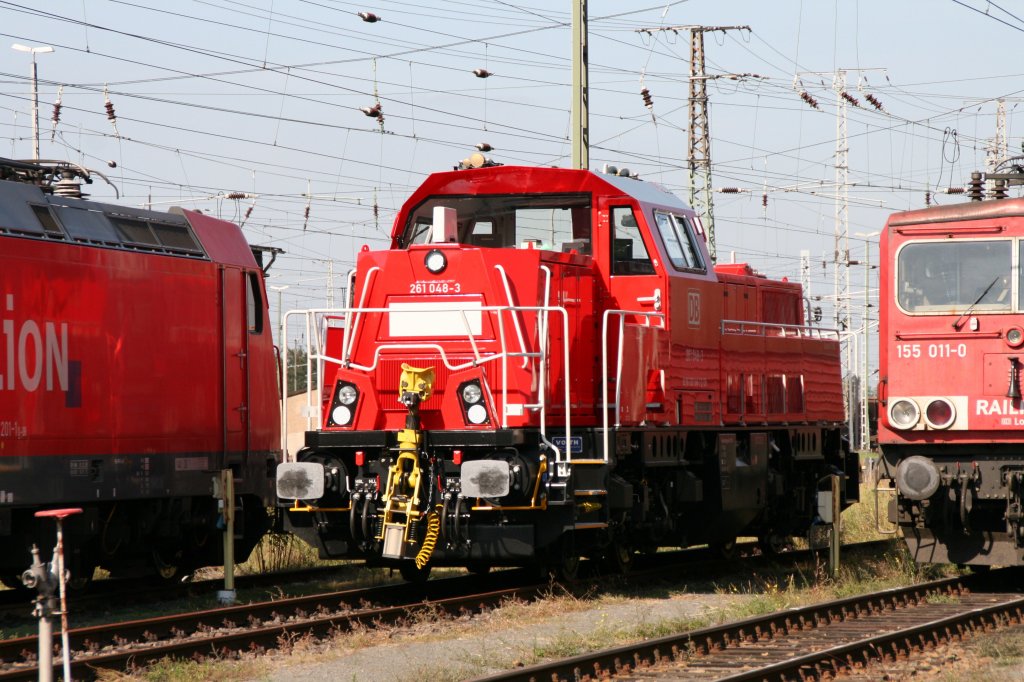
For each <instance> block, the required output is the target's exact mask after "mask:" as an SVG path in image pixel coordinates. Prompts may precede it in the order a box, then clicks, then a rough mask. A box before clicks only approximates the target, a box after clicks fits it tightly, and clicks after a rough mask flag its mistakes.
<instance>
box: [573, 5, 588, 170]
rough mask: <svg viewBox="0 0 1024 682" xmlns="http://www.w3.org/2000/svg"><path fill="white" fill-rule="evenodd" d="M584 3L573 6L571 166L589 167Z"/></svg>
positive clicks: (585, 14) (585, 12)
mask: <svg viewBox="0 0 1024 682" xmlns="http://www.w3.org/2000/svg"><path fill="white" fill-rule="evenodd" d="M587 49H588V48H587V0H573V3H572V167H573V168H582V169H587V168H590V109H589V106H590V76H589V67H588V64H589V58H588V54H587Z"/></svg>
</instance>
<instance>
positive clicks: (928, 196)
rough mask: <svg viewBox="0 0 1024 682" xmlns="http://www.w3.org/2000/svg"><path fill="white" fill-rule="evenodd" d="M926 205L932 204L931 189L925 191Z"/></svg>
mask: <svg viewBox="0 0 1024 682" xmlns="http://www.w3.org/2000/svg"><path fill="white" fill-rule="evenodd" d="M924 205H925V206H931V205H932V193H931V190H927V189H926V190H925V191H924Z"/></svg>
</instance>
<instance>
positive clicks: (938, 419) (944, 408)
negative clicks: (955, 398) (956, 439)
mask: <svg viewBox="0 0 1024 682" xmlns="http://www.w3.org/2000/svg"><path fill="white" fill-rule="evenodd" d="M924 418H925V421H927V422H928V425H929V426H931V427H932V428H933V429H945V428H949V426H950V425H951V424H952V423H953V420H955V419H956V410H955V409H954V408H953V403H951V402H949V401H948V400H946V399H945V398H936V399H935V400H933V401H931V402H930V403H928V407H926V408H924Z"/></svg>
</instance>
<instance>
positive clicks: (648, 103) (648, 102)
mask: <svg viewBox="0 0 1024 682" xmlns="http://www.w3.org/2000/svg"><path fill="white" fill-rule="evenodd" d="M640 96H641V97H643V98H644V106H645V107H647V108H648V109H653V108H654V100H653V99H652V98H651V91H650V90H648V89H647V88H642V89H641V90H640Z"/></svg>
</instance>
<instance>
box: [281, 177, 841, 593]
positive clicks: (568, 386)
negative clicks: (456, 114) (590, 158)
mask: <svg viewBox="0 0 1024 682" xmlns="http://www.w3.org/2000/svg"><path fill="white" fill-rule="evenodd" d="M471 165H473V166H475V167H472V168H468V169H462V170H455V171H452V172H445V173H437V174H434V175H431V176H430V177H429V178H428V179H427V180H426V181H425V182H424V183H423V185H422V186H421V187H420V188H419V189H418V190H416V192H415V193H414V194H413V195H412V196H411V197H410V198H409V200H408V201H407V202H406V203H405V205H404V206H403V207H402V209H401V211H400V212H399V214H398V216H397V218H396V221H395V224H394V228H393V232H392V244H391V248H390V249H388V250H383V251H371V250H369V249H365V248H364V249H363V250H362V252H361V253H359V255H358V261H357V264H356V270H355V272H354V274H353V278H352V286H351V289H350V292H349V301H350V307H349V308H348V309H346V310H344V311H342V312H341V313H334V314H325V315H320V319H319V320H317V321H315V322H311V323H312V324H316V325H317V326H316V328H319V329H322V330H323V331H324V334H323V335H322V336H321V337H320V339H319V345H318V346H315V347H313V348H311V352H312V354H313V356H314V357H316V358H317V359H318V361H319V362H320V365H321V368H322V369H321V376H322V377H323V392H322V409H321V416H322V421H321V423H320V424H319V426H318V427H317V428H316V429H315V430H311V431H309V432H307V434H306V439H305V447H304V448H303V449H302V450H301V451H299V452H298V456H297V461H296V462H288V463H286V464H282V465H281V466H280V467H279V468H278V495H279V497H280V498H282V501H283V502H284V503H285V504H286V505H288V506H287V509H286V514H287V518H286V521H287V527H288V528H289V529H290V530H292V531H293V532H295V533H297V534H298V535H300V536H301V537H303V538H305V539H306V540H307V541H309V542H310V543H312V544H314V545H316V546H318V547H319V549H320V552H321V554H322V555H323V556H325V557H364V558H366V559H368V560H369V561H371V562H374V563H384V564H389V565H397V566H398V567H399V568H400V569H401V571H402V573H403V575H405V576H406V577H407V578H409V579H418V578H422V577H424V576H425V575H426V572H427V571H429V569H430V567H431V566H432V565H459V566H466V567H469V568H471V569H483V568H486V567H489V566H491V565H537V566H542V567H548V568H553V569H555V570H557V571H559V572H561V573H562V574H563V575H571V574H572V573H573V572H574V571H575V570H576V566H577V565H578V561H579V558H580V557H581V556H588V557H603V558H605V559H608V560H609V561H611V562H612V563H613V564H614V565H616V566H618V567H619V568H622V567H625V566H626V565H628V564H629V563H630V562H631V560H632V557H633V553H634V551H636V550H644V549H652V548H656V547H659V546H665V545H668V546H687V545H693V544H700V543H711V544H712V545H713V546H715V547H716V548H717V549H718V550H720V551H722V552H727V551H728V550H729V549H730V548H731V547H732V546H733V544H734V541H735V538H736V536H737V535H757V536H760V537H762V538H763V539H764V541H765V544H766V545H767V546H773V547H776V546H777V545H778V543H779V541H780V540H781V539H782V538H784V537H785V536H792V535H800V534H803V533H805V532H806V531H807V529H808V527H809V526H810V525H811V523H812V520H813V518H814V516H815V512H816V504H815V501H816V495H817V491H818V487H819V482H820V481H821V480H822V478H823V477H825V476H827V475H828V474H830V473H833V472H835V471H842V470H844V468H847V467H850V466H854V465H855V460H853V459H850V458H849V457H848V455H847V452H846V448H845V447H844V444H843V437H842V435H841V427H842V424H843V402H842V393H841V388H840V369H839V355H838V342H837V340H836V337H835V334H829V333H827V332H823V331H822V330H820V329H818V328H816V327H812V326H809V325H808V324H807V323H806V320H805V317H804V302H803V299H802V293H801V288H800V286H799V285H797V284H794V283H790V282H786V281H774V280H769V279H766V278H765V277H763V276H760V275H758V274H756V273H755V272H753V271H752V270H751V269H750V268H749V267H748V266H746V265H742V264H736V265H720V266H717V267H714V266H712V263H711V260H710V258H709V255H708V251H707V248H706V246H705V238H704V235H703V231H702V227H701V223H700V221H699V220H698V219H697V217H696V216H695V215H694V212H693V211H692V210H691V209H689V208H688V207H687V206H685V205H684V204H682V203H681V202H680V201H679V200H678V199H677V198H676V197H675V196H673V195H672V194H670V193H669V192H667V191H665V190H663V189H661V188H660V187H658V186H657V185H654V184H651V183H647V182H642V181H641V180H639V179H637V178H636V177H633V176H631V175H630V174H629V173H628V171H624V172H619V173H617V174H616V173H615V172H614V171H613V172H606V173H595V172H590V171H586V170H567V169H556V168H522V167H504V166H493V165H490V164H488V163H486V162H484V161H483V160H482V159H477V160H476V162H475V163H473V164H471ZM310 315H314V313H310ZM851 480H853V479H852V478H851ZM852 489H853V490H855V489H856V482H855V481H853V485H852ZM854 494H855V493H854Z"/></svg>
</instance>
